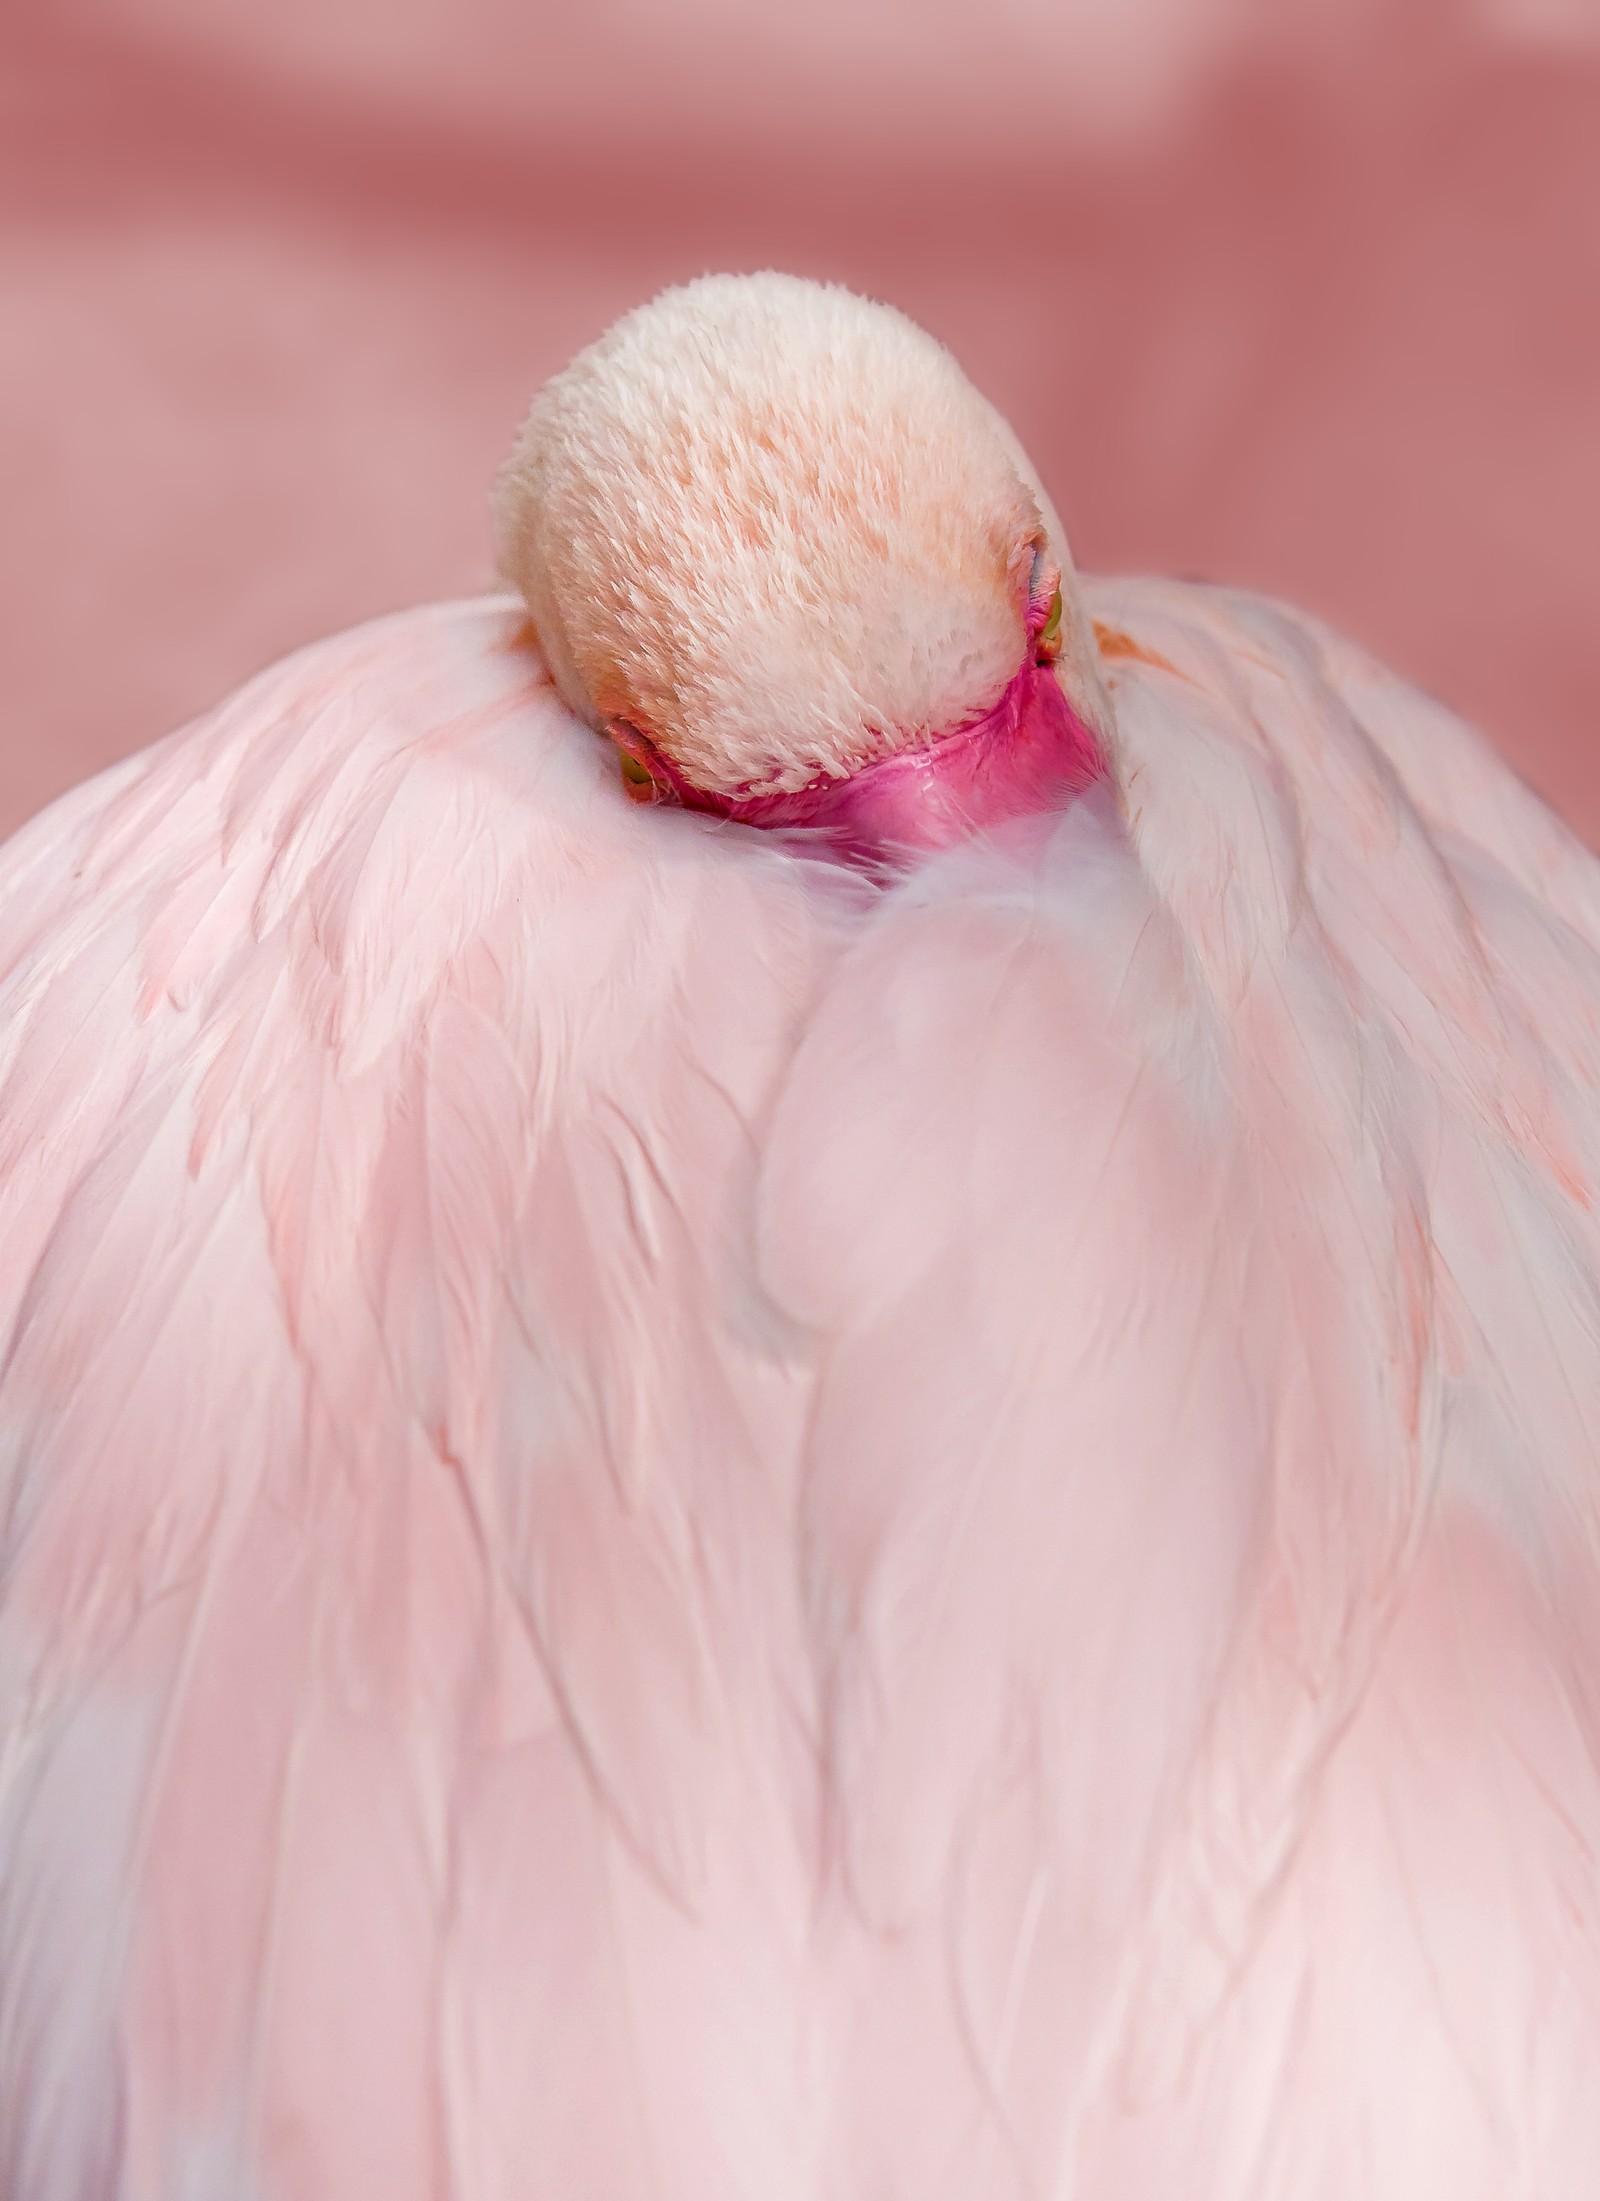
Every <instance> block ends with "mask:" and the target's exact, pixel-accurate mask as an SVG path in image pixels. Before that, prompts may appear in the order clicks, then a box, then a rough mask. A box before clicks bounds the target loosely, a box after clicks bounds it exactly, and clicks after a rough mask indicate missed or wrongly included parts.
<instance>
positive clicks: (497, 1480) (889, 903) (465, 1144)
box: [0, 583, 1600, 2201]
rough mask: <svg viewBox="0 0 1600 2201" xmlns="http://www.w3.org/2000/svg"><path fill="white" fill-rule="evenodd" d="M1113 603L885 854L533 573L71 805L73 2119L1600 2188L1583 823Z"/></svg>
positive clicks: (293, 2156)
mask: <svg viewBox="0 0 1600 2201" xmlns="http://www.w3.org/2000/svg"><path fill="white" fill-rule="evenodd" d="M1086 597H1087V604H1088V609H1089V610H1090V612H1092V614H1093V615H1094V618H1095V621H1096V625H1097V631H1098V634H1099V656H1100V661H1101V666H1102V668H1103V671H1104V674H1105V676H1106V679H1107V682H1108V685H1109V688H1110V691H1111V694H1112V696H1113V698H1114V701H1115V707H1116V720H1117V729H1118V739H1119V743H1120V773H1121V780H1120V787H1121V792H1120V797H1119V795H1118V793H1117V791H1116V790H1113V789H1112V788H1110V787H1108V786H1105V785H1099V786H1096V787H1093V788H1091V789H1090V790H1089V791H1088V792H1087V793H1085V794H1083V795H1082V796H1081V797H1080V798H1079V799H1077V800H1076V801H1074V802H1073V803H1072V804H1071V805H1070V806H1069V807H1067V808H1066V809H1064V810H1061V811H1058V812H1056V813H1054V814H1051V815H1047V816H1044V817H1039V818H1033V819H1021V820H1017V821H1014V822H1013V823H1011V824H1009V825H1006V826H1004V827H1002V828H1001V829H999V830H997V831H996V832H994V833H993V834H991V835H988V836H986V837H978V838H974V839H970V840H967V841H965V842H963V843H962V844H961V845H958V846H956V847H953V848H951V849H948V850H946V851H943V852H942V853H938V854H936V855H933V856H931V857H930V858H928V859H927V860H926V861H924V862H922V863H919V864H917V865H915V866H913V867H911V868H909V869H908V870H906V871H905V872H904V873H903V874H901V875H899V876H896V877H893V878H890V879H888V880H884V879H882V878H877V877H871V876H865V875H862V874H861V873H859V872H857V871H855V870H852V869H851V868H850V867H849V866H848V865H845V864H841V863H839V862H836V861H833V860H830V859H829V858H827V857H826V856H819V855H818V854H816V853H814V852H813V851H812V850H811V849H810V848H809V846H808V844H807V843H806V842H805V840H804V839H803V838H800V839H784V838H782V837H775V836H772V835H764V834H761V833H758V832H755V831H752V830H750V829H748V828H746V827H743V826H740V825H737V824H729V823H726V822H722V821H718V820H713V819H709V818H705V817H700V816H695V815H690V814H688V813H686V812H675V811H669V810H661V809H655V808H640V807H638V806H636V805H634V804H631V803H630V802H629V801H628V800H627V799H626V797H625V793H624V790H623V788H622V786H621V785H620V783H619V781H618V779H617V775H616V770H615V760H614V757H613V756H612V755H611V753H610V752H609V751H607V750H606V749H605V748H604V747H603V745H602V744H601V743H599V742H597V741H596V739H595V737H594V734H593V733H592V732H591V730H590V729H589V728H588V727H586V726H585V725H583V724H582V723H581V722H580V721H579V720H578V719H577V718H576V717H574V716H573V715H572V714H571V713H570V712H569V710H568V709H567V707H566V706H565V705H564V704H563V703H562V702H561V700H560V699H559V698H558V696H557V694H556V692H555V690H554V688H553V687H552V685H551V684H550V681H549V678H548V676H547V675H546V673H545V671H544V668H543V665H542V663H541V661H540V659H539V657H538V654H537V652H536V650H535V649H534V648H533V646H532V645H531V643H530V642H529V640H528V638H527V633H526V630H525V628H524V627H523V625H522V622H521V618H520V613H519V611H518V609H516V608H514V607H512V606H511V605H510V604H509V603H507V602H506V601H503V600H494V601H489V602H485V603H481V604H473V605H465V606H447V607H441V608H435V609H432V610H428V611H425V612H419V613H415V614H410V615H407V616H404V617H400V618H396V619H393V620H390V621H388V622H385V623H383V624H381V625H379V626H376V627H372V628H367V629H364V630H361V631H360V632H358V633H356V634H353V635H349V636H344V637H341V638H339V639H337V640H336V641H333V642H329V643H326V644H324V645H321V646H320V647H318V648H315V649H313V650H310V651H307V652H305V653H303V654H301V655H300V656H298V657H296V658H294V659H292V660H290V661H289V662H288V663H287V664H285V665H284V666H282V667H279V668H278V669H276V670H275V671H273V672H271V673H269V674H267V675H265V676H264V677H263V678H262V679H260V680H258V681H256V682H254V683H252V684H251V685H250V686H249V687H248V688H246V689H245V690H244V691H242V692H241V694H240V695H238V696H237V697H235V698H234V699H233V700H232V701H231V702H229V703H228V704H226V705H224V706H223V707H222V708H221V709H220V710H219V711H218V712H216V713H215V714H214V715H213V716H212V717H210V718H209V719H207V720H206V721H204V722H203V723H201V724H200V725H199V726H198V727H196V728H195V729H193V730H191V731H189V732H187V733H185V734H182V735H180V736H177V737H175V738H174V739H173V740H171V741H169V742H167V743H164V744H163V745H161V746H160V747H158V748H156V749H155V750H152V751H150V752H148V753H147V754H146V755H144V756H141V757H138V758H135V759H133V760H132V761H130V762H128V763H126V764H124V765H122V766H119V767H118V768H116V769H115V770H113V771H112V772H110V773H108V774H106V775H104V776H103V777H102V778H100V779H98V780H96V781H94V782H93V783H91V784H90V785H89V786H87V787H85V788H82V789H80V790H79V791H78V792H77V793H75V794H73V795H71V796H69V797H68V798H67V799H66V800H64V801H63V802H61V803H59V804H57V805H56V806H55V807H54V808H53V809H52V810H50V811H49V812H47V813H46V814H45V815H44V816H43V817H41V818H39V819H38V820H36V821H35V822H34V823H33V824H32V825H31V826H30V827H28V828H27V829H26V830H25V831H24V832H23V833H22V834H21V835H20V836H19V837H18V838H17V839H16V840H15V841H13V842H12V844H11V845H10V847H9V849H8V850H7V851H6V852H5V854H4V856H3V858H0V1346H3V1351H4V1360H3V1375H0V2193H3V2194H4V2195H5V2196H6V2197H7V2201H102V2197H105V2201H109V2197H111V2196H113V2195H114V2196H116V2197H117V2201H357V2197H368V2196H378V2195H381V2196H383V2197H384V2201H442V2197H448V2201H521V2197H523V2196H556V2195H559V2196H565V2197H569V2201H577V2197H579V2196H593V2197H596V2201H602V2197H603V2201H679V2197H681V2201H690V2197H693V2201H721V2197H724V2196H725V2197H728V2201H733V2197H735V2196H738V2197H741V2201H744V2197H749V2196H755V2195H759V2196H760V2197H761V2201H823V2197H828V2201H858V2197H859V2201H869V2197H870V2201H879V2197H883V2201H900V2197H905V2201H911V2197H916V2201H931V2197H934V2196H950V2197H952V2201H955V2197H960V2201H989V2197H994V2201H1013V2197H1017V2201H1020V2197H1022V2196H1031V2195H1035V2194H1041V2195H1049V2196H1053V2197H1057V2201H1151V2197H1155V2196H1166V2195H1173V2196H1177V2195H1182V2196H1183V2197H1184V2201H1358V2197H1359V2201H1509V2197H1511V2196H1514V2195H1524V2194H1526V2195H1537V2196H1539V2197H1540V2201H1589V2197H1591V2196H1592V2195H1593V2194H1594V2193H1595V2192H1596V2190H1597V2189H1600V2086H1597V2085H1596V2083H1595V2072H1596V2069H1597V2068H1600V1870H1597V1864H1596V1858H1597V1855H1600V1770H1597V1768H1600V1759H1597V1754H1596V1745H1597V1738H1600V1729H1597V1719H1600V1592H1597V1581H1596V1571H1597V1557H1600V1461H1597V1457H1596V1454H1597V1444H1600V1439H1597V1436H1596V1432H1597V1431H1600V1226H1597V1223H1596V1220H1595V1212H1594V1205H1593V1202H1594V1198H1595V1190H1596V1187H1597V1185H1600V1113H1597V1109H1596V1098H1597V1095H1600V867H1597V865H1596V863H1595V861H1594V860H1593V859H1592V858H1591V857H1590V856H1589V855H1588V854H1586V853H1585V852H1584V851H1583V850H1582V849H1581V848H1579V847H1578V846H1577V845H1576V844H1575V843H1574V842H1573V840H1572V839H1571V838H1570V836H1568V835H1567V834H1566V832H1565V831H1564V830H1563V828H1562V827H1561V826H1560V825H1559V824H1558V823H1557V821H1556V820H1555V819H1553V818H1552V817H1551V816H1550V815H1549V814H1548V813H1547V812H1546V811H1545V810H1544V809H1543V808H1542V807H1541V806H1540V805H1539V803H1538V802H1537V801H1536V800H1535V799H1534V798H1533V797H1532V796H1531V795H1529V794H1528V793H1527V792H1526V791H1524V790H1523V789H1522V788H1521V787H1520V786H1519V785H1518V784H1517V783H1516V782H1515V781H1514V780H1513V779H1512V778H1511V777H1510V775H1509V774H1508V773H1507V772H1506V771H1505V770H1504V769H1503V768H1502V767H1501V766H1500V765H1499V764H1498V763H1497V762H1496V761H1495V759H1494V758H1493V757H1492V756H1491V755H1490V753H1489V752H1488V751H1487V750H1486V748H1485V747H1484V746H1483V745H1482V744H1480V743H1479V742H1478V741H1477V740H1476V738H1475V737H1474V736H1472V735H1471V734H1470V733H1469V732H1468V731H1467V730H1466V729H1465V728H1463V727H1462V726H1460V725H1459V724H1458V723H1457V722H1456V721H1454V720H1453V719H1452V718H1450V716H1449V715H1448V714H1447V713H1446V712H1445V711H1444V710H1443V709H1442V708H1440V707H1439V706H1437V705H1435V704H1433V703H1431V702H1429V701H1428V700H1427V699H1425V698H1423V697H1421V696H1419V695H1417V694H1415V693H1413V692H1412V691H1410V690H1408V689H1407V688H1405V687H1404V686H1403V685H1401V684H1400V683H1398V682H1397V681H1395V680H1393V679H1392V678H1390V677H1389V676H1387V675H1386V674H1384V673H1383V672H1382V671H1381V670H1380V669H1379V668H1377V667H1375V666H1374V665H1372V664H1371V663H1370V662H1369V661H1368V660H1366V659H1364V658H1363V657H1361V656H1360V654H1359V653H1358V652H1356V651H1355V650H1353V649H1352V648H1350V647H1348V646H1347V645H1345V644H1343V643H1342V642H1340V641H1339V640H1337V639H1336V638H1335V637H1333V636H1331V635H1329V634H1327V633H1326V632H1324V631H1323V630H1321V629H1320V628H1318V627H1316V626H1314V625H1313V624H1312V623H1310V622H1308V621H1306V620H1304V619H1301V618H1299V617H1297V616H1295V615H1293V614H1291V613H1288V612H1286V611H1283V610H1280V609H1278V608H1275V607H1272V606H1269V605H1266V604H1263V603H1261V602H1258V601H1256V600H1253V599H1250V598H1248V597H1244V596H1238V595H1226V594H1222V593H1220V592H1213V591H1209V590H1202V589H1198V588H1190V587H1180V586H1176V585H1170V584H1145V583H1139V584H1130V583H1095V584H1090V585H1089V586H1088V588H1087V590H1086ZM608 758H609V760H610V761H609V762H608Z"/></svg>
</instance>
